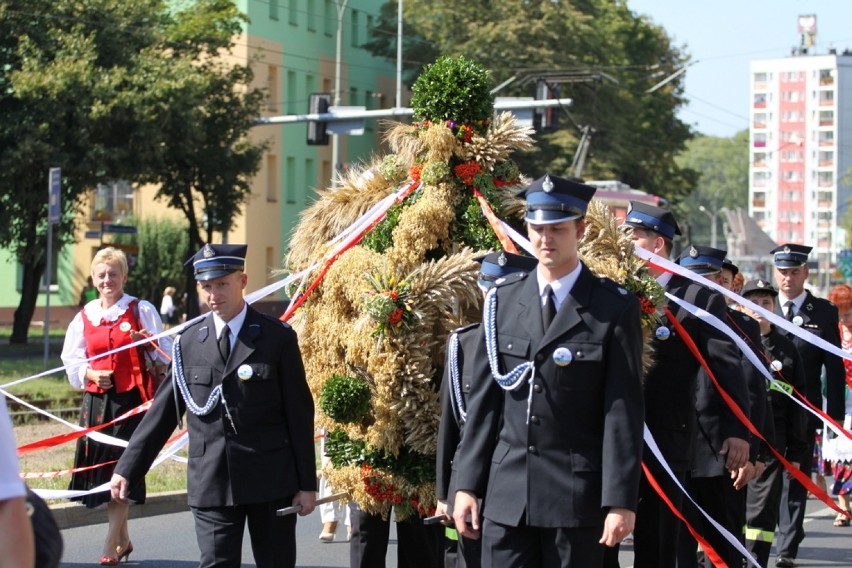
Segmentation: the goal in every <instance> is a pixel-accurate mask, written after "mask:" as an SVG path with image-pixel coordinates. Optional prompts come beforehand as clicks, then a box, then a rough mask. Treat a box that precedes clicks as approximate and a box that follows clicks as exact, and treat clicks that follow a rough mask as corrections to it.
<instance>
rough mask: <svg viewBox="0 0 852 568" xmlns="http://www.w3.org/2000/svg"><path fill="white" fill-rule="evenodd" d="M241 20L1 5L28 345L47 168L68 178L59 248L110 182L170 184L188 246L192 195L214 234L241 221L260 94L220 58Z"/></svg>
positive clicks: (189, 7) (77, 3) (6, 214)
mask: <svg viewBox="0 0 852 568" xmlns="http://www.w3.org/2000/svg"><path fill="white" fill-rule="evenodd" d="M242 21H243V20H242V17H241V16H240V14H239V13H238V12H237V10H236V8H235V7H234V5H233V3H232V2H231V1H230V0H198V1H193V2H189V1H186V2H184V3H183V4H179V3H174V2H169V3H167V2H165V1H163V0H134V1H133V2H126V1H124V0H4V1H3V2H0V188H2V191H0V246H4V247H7V248H9V249H10V250H11V251H12V252H13V253H14V254H15V255H16V257H17V259H18V261H19V262H21V264H22V265H23V268H24V270H23V272H24V283H23V288H24V289H23V293H22V296H21V302H20V304H19V307H18V310H17V311H16V313H15V323H14V330H13V334H12V337H11V341H13V342H25V341H26V339H27V330H28V328H29V322H30V320H31V318H32V313H33V310H34V308H35V303H36V299H37V291H38V282H39V280H40V278H41V275H42V273H43V272H44V266H45V260H46V259H45V251H46V224H45V218H46V212H47V191H46V185H47V184H46V178H47V171H48V168H50V167H61V168H62V172H63V188H62V205H63V221H62V223H61V224H60V225H59V226H57V227H56V230H55V231H54V234H55V238H56V243H55V244H56V245H57V246H60V245H62V244H68V243H71V242H72V241H73V239H74V230H73V229H74V219H75V218H76V217H77V214H78V213H79V208H80V204H81V202H82V200H83V198H84V197H85V195H86V192H87V191H89V190H90V189H92V188H93V187H94V186H95V185H96V184H98V183H101V182H105V181H110V180H115V179H124V180H128V181H130V182H133V183H143V182H154V183H163V184H164V185H163V189H161V191H160V194H159V196H160V197H162V198H164V199H166V200H167V201H168V202H169V204H170V205H172V206H173V207H178V208H180V209H181V210H182V211H183V212H184V213H185V214H186V215H187V218H188V220H189V231H190V232H189V238H190V241H191V242H193V243H198V242H199V241H200V239H201V237H200V236H199V235H200V233H199V231H198V225H199V221H198V219H199V217H201V216H202V215H196V214H195V211H194V208H193V204H194V201H195V196H196V195H198V196H199V199H200V201H201V202H202V204H203V207H204V208H205V209H206V211H205V212H206V213H207V216H208V218H209V219H213V220H215V223H210V224H209V226H210V230H224V229H227V228H228V227H229V226H230V224H231V223H232V221H233V218H234V216H235V215H237V214H239V211H240V208H241V205H242V203H243V202H244V201H245V199H246V197H247V187H248V182H247V178H248V177H249V176H251V175H252V174H254V173H255V172H256V170H257V168H258V165H259V160H260V153H261V151H262V148H261V147H259V146H258V145H253V144H250V143H248V142H246V141H245V133H246V131H247V129H248V128H249V127H250V125H251V118H254V117H255V116H257V114H258V111H259V104H260V103H259V101H260V96H261V95H260V93H259V92H258V91H257V90H254V89H250V88H248V87H247V86H248V84H249V82H250V81H251V73H250V70H249V69H248V68H247V67H246V66H241V65H228V64H226V63H224V62H222V61H221V60H218V59H217V58H218V56H219V55H220V54H222V53H225V52H226V51H227V50H228V48H229V47H230V45H231V41H232V38H233V37H234V36H235V35H236V34H238V33H239V31H240V29H241V24H242ZM178 178H179V179H180V183H177V182H175V180H176V179H178ZM169 182H171V183H169ZM209 234H210V233H209V231H208V236H209Z"/></svg>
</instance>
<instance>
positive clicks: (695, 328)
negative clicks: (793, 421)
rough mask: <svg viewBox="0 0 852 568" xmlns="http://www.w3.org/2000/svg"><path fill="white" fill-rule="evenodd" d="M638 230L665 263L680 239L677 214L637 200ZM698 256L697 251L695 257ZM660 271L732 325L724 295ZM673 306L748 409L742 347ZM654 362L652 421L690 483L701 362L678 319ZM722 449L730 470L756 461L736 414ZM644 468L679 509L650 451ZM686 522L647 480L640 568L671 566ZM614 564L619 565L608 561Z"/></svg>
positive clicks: (636, 236) (649, 388) (678, 472)
mask: <svg viewBox="0 0 852 568" xmlns="http://www.w3.org/2000/svg"><path fill="white" fill-rule="evenodd" d="M624 223H625V225H627V226H629V227H632V232H633V244H634V245H635V246H636V247H637V248H643V249H645V250H647V251H650V252H653V253H655V254H657V255H659V256H662V257H664V258H668V257H669V255H670V254H671V250H672V239H674V237H675V235H679V234H680V229H679V227H678V225H677V221H676V220H675V218H674V215H672V213H671V212H670V211H668V210H666V209H663V208H661V207H656V206H653V205H649V204H646V203H641V202H637V201H634V202H632V203H631V208H630V210H629V211H628V213H627V217H626V219H625V221H624ZM696 254H697V253H696ZM653 272H656V273H657V280H658V281H659V282H660V284H662V285H663V287H664V288H665V289H666V292H668V293H669V294H672V295H673V296H676V297H678V298H680V299H682V300H685V301H686V302H688V303H690V304H692V305H694V306H697V307H699V308H702V309H704V310H705V311H707V312H709V313H711V314H713V315H714V316H716V317H717V318H719V319H720V320H722V321H724V320H725V301H724V299H723V298H722V295H721V294H719V293H717V292H713V291H712V290H710V289H708V288H705V287H704V286H701V285H700V284H696V283H694V282H692V281H691V280H689V279H687V278H684V277H682V276H678V275H673V274H670V273H662V272H660V271H657V270H654V271H653ZM667 306H668V308H669V309H670V310H671V312H672V313H673V314H674V316H675V317H676V318H677V320H678V321H679V322H680V324H681V325H682V326H683V327H684V329H685V330H686V331H687V333H688V334H689V336H690V337H691V338H692V340H693V341H694V342H695V344H696V346H697V348H698V350H699V352H700V353H701V354H702V356H703V357H704V359H705V360H706V361H707V363H708V364H709V365H710V369H711V370H712V371H713V374H714V376H715V377H716V378H717V380H719V382H720V384H721V385H722V388H723V389H725V391H726V392H727V393H728V394H729V395H731V397H732V398H733V399H734V401H735V402H736V403H737V405H738V406H739V407H740V408H742V409H747V394H746V386H745V379H744V378H743V372H742V367H741V364H740V351H739V349H738V348H737V347H736V345H735V344H734V343H733V342H732V341H731V339H730V338H728V337H727V336H726V335H724V334H723V333H722V332H720V331H718V330H716V329H715V328H713V327H711V326H710V325H708V324H705V323H703V322H701V321H700V320H699V319H698V318H697V317H695V316H693V315H691V314H690V313H689V312H687V311H686V310H685V309H683V308H681V307H680V306H678V305H677V304H676V303H674V302H673V301H671V300H669V301H668V302H667ZM652 341H653V347H654V362H653V364H652V366H651V368H650V369H648V371H647V372H646V373H645V381H644V392H645V422H646V424H647V426H648V429H649V430H650V431H651V434H652V435H653V437H654V439H655V441H656V443H657V445H658V447H659V449H660V452H661V453H662V455H663V457H664V458H665V460H666V461H667V462H668V465H669V467H670V468H671V470H672V471H673V473H674V474H675V476H676V477H677V478H678V480H679V481H680V482H681V483H683V481H684V480H685V479H686V474H687V472H688V471H689V470H690V468H691V467H692V462H693V457H694V448H695V436H696V424H697V418H696V410H695V393H696V381H697V378H698V371H699V369H700V368H701V366H700V363H699V361H698V359H697V358H696V357H695V355H693V353H692V351H690V349H689V347H688V346H687V344H686V343H685V342H684V340H683V339H682V338H681V337H680V333H678V332H677V331H676V330H675V328H674V326H673V324H672V322H668V321H665V322H664V324H663V325H661V326H660V327H659V328H658V329H657V330H656V332H655V336H654V338H653V339H652ZM720 427H721V429H722V430H721V431H722V440H723V441H722V445H721V447H720V448H719V454H720V455H722V456H724V458H725V468H726V469H727V470H728V471H733V470H737V469H739V468H741V467H744V466H745V464H746V461H748V457H749V443H748V431H747V429H746V427H745V426H743V425H742V424H741V423H740V421H739V420H737V419H736V418H734V417H733V415H726V416H725V417H723V419H722V423H721V425H720ZM645 463H646V465H647V466H648V468H649V470H650V471H651V472H652V474H653V475H654V477H655V479H656V480H657V482H658V483H659V484H660V486H661V488H662V490H663V492H664V493H665V494H666V495H667V496H668V497H669V499H670V500H671V501H672V503H673V504H674V506H675V507H677V508H679V509H681V508H682V503H683V495H682V494H681V492H680V489H678V488H677V486H676V485H675V483H674V482H673V481H672V480H671V479H670V478H669V477H668V475H667V474H666V473H665V472H664V470H663V468H662V466H661V465H660V464H659V463H657V460H656V459H654V458H653V456H652V454H651V452H650V451H648V452H646V453H645ZM680 528H681V522H680V520H679V519H678V518H677V517H676V516H675V515H674V514H673V513H672V512H671V511H670V510H669V508H668V505H666V503H665V502H664V501H663V500H662V499H661V498H660V496H659V495H658V494H657V493H656V491H655V490H654V489H653V487H652V486H651V485H650V483H648V482H646V481H644V480H643V483H642V485H641V486H640V489H639V510H638V512H637V522H636V530H635V531H634V545H633V547H634V566H635V567H636V568H667V567H673V566H675V564H676V562H677V542H678V533H679V532H680ZM609 565H612V563H609Z"/></svg>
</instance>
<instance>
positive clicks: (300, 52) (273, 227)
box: [0, 0, 408, 318]
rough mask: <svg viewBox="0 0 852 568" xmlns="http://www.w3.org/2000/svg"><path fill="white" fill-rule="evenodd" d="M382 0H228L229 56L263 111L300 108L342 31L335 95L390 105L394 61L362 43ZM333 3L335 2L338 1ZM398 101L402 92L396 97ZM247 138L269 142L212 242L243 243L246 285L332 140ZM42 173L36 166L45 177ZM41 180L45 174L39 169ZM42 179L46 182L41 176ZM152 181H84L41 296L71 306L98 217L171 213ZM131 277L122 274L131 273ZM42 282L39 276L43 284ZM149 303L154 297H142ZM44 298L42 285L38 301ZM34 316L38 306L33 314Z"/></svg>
mask: <svg viewBox="0 0 852 568" xmlns="http://www.w3.org/2000/svg"><path fill="white" fill-rule="evenodd" d="M383 3H384V2H383V1H382V0H238V1H237V6H238V8H239V9H240V10H241V11H242V12H244V13H245V14H247V15H248V17H249V21H248V22H247V23H245V24H244V28H243V33H242V34H241V36H240V37H238V38H236V45H235V48H234V50H233V53H232V55H231V57H232V58H234V59H235V60H236V61H238V62H239V63H241V64H246V63H251V64H252V65H253V69H254V81H255V85H256V86H258V87H262V88H264V89H265V90H266V92H267V93H268V96H267V100H266V103H265V105H264V108H263V116H264V117H269V116H277V115H286V114H303V113H307V112H308V106H309V96H310V94H311V93H316V92H325V93H333V92H334V87H335V69H336V61H337V41H336V39H337V31H338V26H340V29H341V31H342V37H343V42H342V45H341V52H340V56H341V58H340V59H341V89H340V90H341V97H340V98H341V104H342V105H343V106H363V107H366V108H367V109H368V110H369V109H381V108H390V107H392V106H394V103H395V98H396V63H395V61H391V60H387V59H383V58H377V57H374V56H373V55H372V54H371V53H370V52H369V51H368V50H366V49H364V48H363V45H364V43H366V42H368V41H369V40H370V39H371V38H372V36H373V33H374V26H375V23H376V22H377V21H378V18H379V11H380V8H381V6H382V4H383ZM340 7H343V8H344V9H343V10H342V11H341V10H339V8H340ZM407 100H408V96H407V93H406V95H405V96H404V99H403V104H405V103H406V102H407ZM378 130H379V129H378V126H377V123H376V120H370V121H367V123H366V125H365V132H364V134H363V135H362V136H341V137H340V151H339V161H340V163H339V164H338V167H339V168H346V167H348V166H349V165H351V164H355V163H357V162H359V161H362V160H367V159H369V158H370V156H371V155H373V154H377V153H380V148H379V146H380V143H381V140H380V138H381V133H380V132H379V131H378ZM250 135H251V137H252V138H253V139H254V140H256V141H261V140H267V141H269V149H268V151H267V152H266V154H265V155H264V156H263V159H262V163H261V167H260V170H259V171H258V173H257V174H256V176H255V178H254V180H253V183H252V195H251V198H250V199H249V201H248V203H247V204H246V205H245V206H244V208H243V211H242V215H241V216H240V217H239V218H238V219H237V220H236V222H235V223H234V226H233V227H232V229H231V230H230V231H229V233H228V234H227V235H220V234H217V235H216V241H217V242H232V243H236V242H245V243H248V244H249V256H248V258H247V271H248V275H249V288H250V289H257V288H260V287H262V286H264V285H265V284H267V283H268V282H269V281H270V280H271V279H272V278H273V276H271V274H272V271H273V270H275V269H277V268H280V261H281V259H282V258H283V256H284V255H285V254H286V249H287V242H288V240H289V235H290V232H291V230H292V228H293V227H294V225H295V223H296V221H297V219H298V215H299V213H300V211H301V210H302V209H303V208H304V207H305V205H306V204H308V203H309V202H310V200H311V198H312V196H313V195H314V191H315V189H316V188H322V187H327V186H328V185H329V183H330V181H331V179H332V173H333V170H334V168H333V164H332V147H331V145H329V146H309V145H307V143H306V138H307V124H306V123H297V124H288V125H275V126H257V127H254V128H253V129H252V131H251V134H250ZM46 175H47V172H45V176H46ZM45 179H46V178H45ZM45 184H46V181H45ZM155 193H156V188H154V187H142V188H139V187H134V186H131V185H130V184H127V183H125V182H122V181H116V182H115V183H112V184H106V185H104V186H101V187H98V188H92V190H91V192H90V194H89V198H88V200H87V203H85V204H84V206H83V208H82V210H83V214H82V217H81V219H80V223H79V234H78V242H77V244H75V245H73V246H70V247H66V248H65V249H64V250H62V251H59V252H58V254H57V258H56V262H55V263H54V266H55V267H56V269H55V271H54V274H53V275H52V277H51V278H50V282H51V290H52V297H51V304H52V305H54V306H56V305H76V302H77V298H78V295H79V292H80V289H81V288H82V286H83V284H84V283H85V279H86V276H87V275H88V270H89V264H90V262H91V258H92V256H93V255H94V252H95V251H96V250H97V249H98V248H99V247H100V246H102V245H103V244H109V243H110V241H111V238H112V234H111V233H103V232H102V229H103V228H104V226H109V225H122V224H127V223H131V224H132V222H133V220H138V219H142V218H145V217H168V218H175V219H180V217H181V214H180V213H179V212H178V211H176V210H174V209H169V208H168V207H167V206H166V205H165V204H164V203H160V202H158V201H155V200H154V199H153V197H154V195H155ZM0 266H5V267H7V268H4V269H3V270H0V309H3V308H7V309H8V308H14V307H16V306H17V305H18V302H19V298H20V269H19V267H18V268H17V269H16V267H17V263H16V262H15V260H14V258H13V257H12V256H11V254H9V253H8V251H4V250H2V249H0ZM131 277H132V275H131ZM46 285H47V279H45V282H44V286H43V287H42V288H43V290H44V289H45V287H46ZM149 300H151V301H153V302H155V303H157V302H159V298H149ZM43 303H44V294H42V295H41V298H40V299H39V305H42V304H43ZM37 318H38V314H37Z"/></svg>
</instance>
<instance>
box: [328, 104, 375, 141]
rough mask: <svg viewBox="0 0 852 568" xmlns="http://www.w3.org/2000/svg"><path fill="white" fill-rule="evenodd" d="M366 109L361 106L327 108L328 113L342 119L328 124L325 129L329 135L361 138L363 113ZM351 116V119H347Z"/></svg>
mask: <svg viewBox="0 0 852 568" xmlns="http://www.w3.org/2000/svg"><path fill="white" fill-rule="evenodd" d="M366 110H367V107H362V106H333V107H328V112H330V113H332V114H336V115H337V116H340V117H342V120H340V121H338V122H329V123H328V124H327V125H326V127H325V129H326V132H328V133H329V134H349V135H350V136H361V135H362V134H364V111H366ZM348 115H352V118H347V116H348Z"/></svg>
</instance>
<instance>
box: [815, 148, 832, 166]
mask: <svg viewBox="0 0 852 568" xmlns="http://www.w3.org/2000/svg"><path fill="white" fill-rule="evenodd" d="M817 160H818V162H819V165H820V166H832V165H834V152H826V151H823V150H820V151H819V153H818V154H817Z"/></svg>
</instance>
